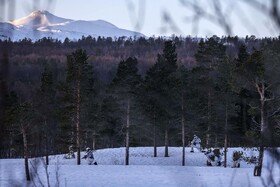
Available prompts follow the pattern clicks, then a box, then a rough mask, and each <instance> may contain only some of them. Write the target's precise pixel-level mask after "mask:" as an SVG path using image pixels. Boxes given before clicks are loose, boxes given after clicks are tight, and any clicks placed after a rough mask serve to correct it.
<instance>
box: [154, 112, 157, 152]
mask: <svg viewBox="0 0 280 187" xmlns="http://www.w3.org/2000/svg"><path fill="white" fill-rule="evenodd" d="M154 157H157V138H156V113H155V111H154Z"/></svg>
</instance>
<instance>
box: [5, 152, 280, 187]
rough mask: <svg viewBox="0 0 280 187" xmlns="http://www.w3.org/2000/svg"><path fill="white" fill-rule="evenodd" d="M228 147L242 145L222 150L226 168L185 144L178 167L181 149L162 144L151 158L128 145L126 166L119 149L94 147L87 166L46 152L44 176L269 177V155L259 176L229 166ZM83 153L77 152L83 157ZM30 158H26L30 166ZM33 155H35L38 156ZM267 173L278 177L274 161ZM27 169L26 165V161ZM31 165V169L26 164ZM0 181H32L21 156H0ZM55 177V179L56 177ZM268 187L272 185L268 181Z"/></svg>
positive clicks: (163, 180)
mask: <svg viewBox="0 0 280 187" xmlns="http://www.w3.org/2000/svg"><path fill="white" fill-rule="evenodd" d="M233 150H242V151H243V152H244V150H243V149H242V148H230V149H229V151H228V156H229V158H228V159H229V163H228V167H227V168H224V167H222V166H212V167H209V166H206V156H205V155H204V154H203V153H200V152H198V151H197V150H196V151H195V153H190V148H188V147H187V148H186V166H181V157H182V156H181V153H182V148H177V147H170V148H169V157H167V158H165V157H163V155H164V148H163V147H160V148H158V157H157V158H154V157H153V148H152V147H139V148H130V165H129V166H124V165H123V164H124V155H125V154H124V153H125V149H124V148H114V149H102V150H97V151H95V152H94V156H95V159H96V161H97V162H98V165H97V166H96V165H87V164H86V162H85V160H82V165H80V166H77V165H76V160H75V159H63V155H57V156H51V157H50V165H49V167H48V168H47V169H48V173H49V177H50V186H55V185H56V184H57V181H59V184H57V185H59V186H63V187H64V186H67V187H72V186H73V187H76V186H77V187H78V186H93V187H102V186H104V187H142V186H145V187H186V186H191V187H219V186H221V187H224V186H226V187H230V186H232V187H246V186H254V187H255V186H256V187H258V186H264V184H263V182H262V181H264V182H265V183H267V182H268V181H271V180H272V179H268V177H270V176H271V175H270V172H269V170H267V169H266V167H267V166H269V164H270V163H272V159H271V158H270V156H269V154H268V152H265V157H264V165H265V167H264V169H263V177H261V178H260V177H254V176H253V169H254V165H252V164H247V163H245V162H244V161H243V162H241V168H231V167H230V164H231V157H230V155H232V152H233ZM83 154H84V152H82V156H83ZM246 154H248V155H256V154H257V151H256V150H252V149H248V150H246ZM34 160H35V159H32V161H33V162H32V163H33V165H34V164H35V162H34ZM38 160H39V159H37V161H38ZM41 161H42V160H39V162H38V163H37V164H38V165H37V166H39V167H37V168H39V169H38V174H39V176H40V177H39V178H40V181H41V182H42V184H40V181H39V180H38V178H34V181H35V184H36V185H37V186H42V185H44V186H47V180H46V179H47V178H46V171H45V170H44V165H43V164H42V162H41ZM274 166H275V167H274V168H273V169H272V177H273V180H275V181H280V172H279V166H276V165H274ZM30 167H31V168H32V165H30ZM31 170H32V169H31ZM0 171H1V175H0V186H1V187H10V186H35V185H34V184H33V183H32V182H30V183H27V182H25V173H24V171H25V170H24V160H23V159H1V160H0ZM56 178H58V179H59V180H57V179H56ZM268 186H272V184H270V185H268Z"/></svg>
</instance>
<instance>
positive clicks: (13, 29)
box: [0, 10, 144, 41]
mask: <svg viewBox="0 0 280 187" xmlns="http://www.w3.org/2000/svg"><path fill="white" fill-rule="evenodd" d="M89 35H90V36H92V37H98V36H101V37H112V38H114V37H122V36H124V37H141V36H144V35H143V34H141V33H139V32H134V31H129V30H125V29H121V28H118V27H117V26H115V25H113V24H111V23H109V22H107V21H104V20H95V21H84V20H72V19H66V18H61V17H57V16H55V15H53V14H51V13H50V12H48V11H46V10H37V11H34V12H32V13H31V14H29V15H28V16H25V17H22V18H20V19H17V20H13V21H9V22H0V39H1V40H7V39H9V38H10V39H11V40H12V41H18V40H21V39H24V38H30V39H31V40H32V41H36V40H38V39H40V38H43V37H51V38H53V39H58V40H64V39H65V38H66V37H68V38H69V39H70V40H77V39H80V38H82V36H89Z"/></svg>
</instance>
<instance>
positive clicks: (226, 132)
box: [224, 96, 228, 168]
mask: <svg viewBox="0 0 280 187" xmlns="http://www.w3.org/2000/svg"><path fill="white" fill-rule="evenodd" d="M227 148H228V97H227V96H226V116H225V144H224V167H225V168H226V167H227Z"/></svg>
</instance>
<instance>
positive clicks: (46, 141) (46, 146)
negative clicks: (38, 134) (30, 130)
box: [44, 117, 49, 165]
mask: <svg viewBox="0 0 280 187" xmlns="http://www.w3.org/2000/svg"><path fill="white" fill-rule="evenodd" d="M44 118H45V119H44V124H45V137H46V139H45V144H46V145H45V149H46V150H45V154H46V165H49V142H48V140H49V137H48V132H47V131H48V128H47V120H46V117H44Z"/></svg>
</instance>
